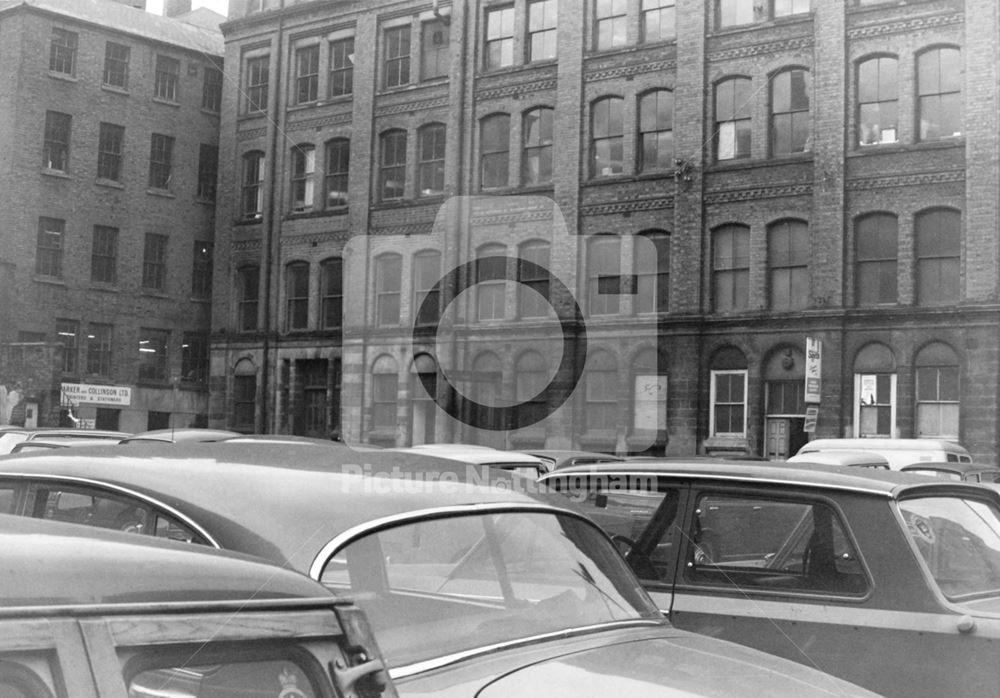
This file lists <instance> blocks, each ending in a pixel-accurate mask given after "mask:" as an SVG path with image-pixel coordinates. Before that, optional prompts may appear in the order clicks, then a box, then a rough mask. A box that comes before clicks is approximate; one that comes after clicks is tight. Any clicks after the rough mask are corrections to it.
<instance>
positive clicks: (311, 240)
mask: <svg viewBox="0 0 1000 698" xmlns="http://www.w3.org/2000/svg"><path fill="white" fill-rule="evenodd" d="M342 237H343V236H342V235H338V234H337V233H315V234H313V235H288V236H285V237H282V238H281V246H282V247H301V246H303V245H320V244H326V243H328V242H337V241H339V240H340V239H341V238H342Z"/></svg>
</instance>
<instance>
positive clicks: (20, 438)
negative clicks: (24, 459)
mask: <svg viewBox="0 0 1000 698" xmlns="http://www.w3.org/2000/svg"><path fill="white" fill-rule="evenodd" d="M129 435H130V434H129V433H128V432H124V431H108V430H103V429H62V428H58V427H40V428H37V429H36V428H30V429H29V428H21V427H5V428H4V429H3V430H2V431H0V455H2V454H7V453H10V452H11V451H13V449H14V446H16V445H17V444H19V443H22V442H24V441H32V440H34V439H43V440H48V439H54V438H58V439H60V440H70V439H81V443H82V440H84V439H86V440H89V441H97V440H101V441H104V442H106V443H118V442H119V441H121V440H122V439H124V438H125V437H127V436H129Z"/></svg>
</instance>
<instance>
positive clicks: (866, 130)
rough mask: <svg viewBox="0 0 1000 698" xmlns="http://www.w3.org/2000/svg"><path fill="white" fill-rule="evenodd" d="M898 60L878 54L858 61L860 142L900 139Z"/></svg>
mask: <svg viewBox="0 0 1000 698" xmlns="http://www.w3.org/2000/svg"><path fill="white" fill-rule="evenodd" d="M898 63H899V61H897V60H896V59H895V58H894V57H892V56H878V57H876V58H870V59H868V60H866V61H863V62H861V63H859V64H858V124H857V126H858V143H859V144H860V145H878V144H880V143H895V142H896V141H897V140H899V124H898V119H899V84H898V82H897V79H896V76H897V65H898Z"/></svg>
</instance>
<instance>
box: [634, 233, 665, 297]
mask: <svg viewBox="0 0 1000 698" xmlns="http://www.w3.org/2000/svg"><path fill="white" fill-rule="evenodd" d="M632 244H633V250H632V258H633V262H632V271H633V272H634V274H635V279H636V287H635V289H634V292H635V312H637V313H665V312H667V310H668V309H669V301H670V235H669V234H668V233H667V232H666V231H663V230H646V231H643V232H642V233H640V234H639V235H636V236H635V238H634V239H633V241H632Z"/></svg>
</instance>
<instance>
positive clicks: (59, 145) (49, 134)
mask: <svg viewBox="0 0 1000 698" xmlns="http://www.w3.org/2000/svg"><path fill="white" fill-rule="evenodd" d="M72 123H73V117H72V116H70V115H69V114H63V113H62V112H57V111H46V112H45V133H44V136H43V141H42V143H43V145H42V167H45V168H46V169H49V170H57V171H59V172H66V171H67V170H68V169H69V140H70V127H71V124H72Z"/></svg>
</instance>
